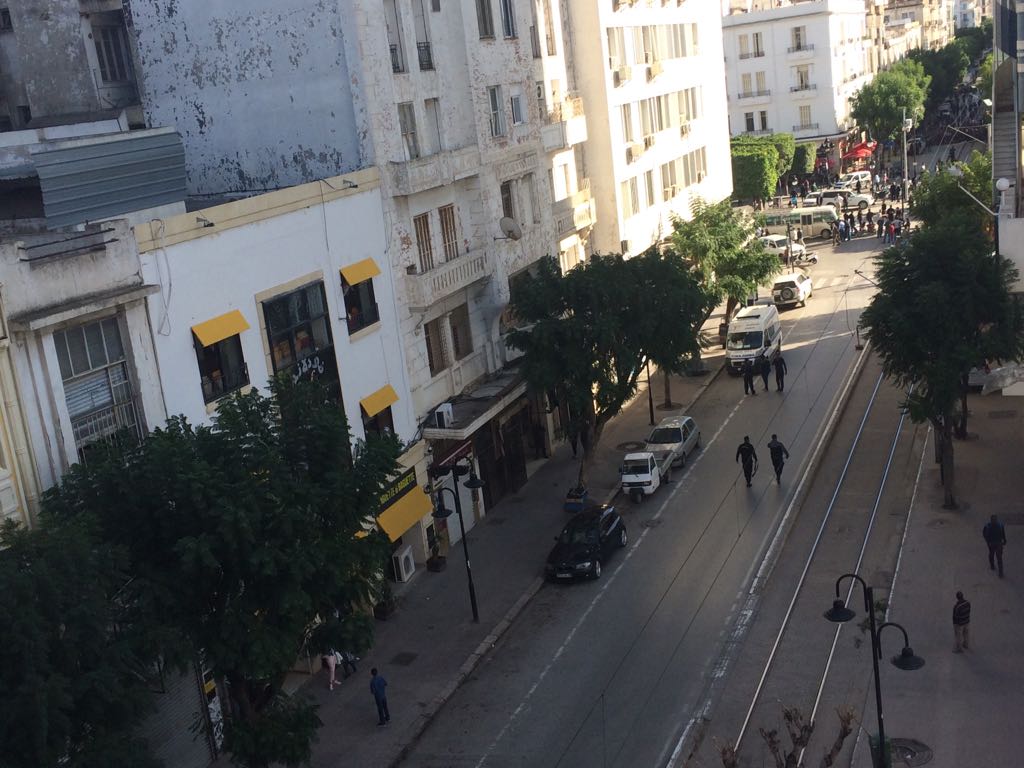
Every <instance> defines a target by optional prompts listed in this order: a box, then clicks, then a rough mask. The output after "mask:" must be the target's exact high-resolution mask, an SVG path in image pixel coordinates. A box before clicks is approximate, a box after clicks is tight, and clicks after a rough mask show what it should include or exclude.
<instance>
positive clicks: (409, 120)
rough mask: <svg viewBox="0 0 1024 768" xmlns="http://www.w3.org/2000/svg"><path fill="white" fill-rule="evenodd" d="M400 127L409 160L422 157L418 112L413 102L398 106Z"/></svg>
mask: <svg viewBox="0 0 1024 768" xmlns="http://www.w3.org/2000/svg"><path fill="white" fill-rule="evenodd" d="M398 125H399V128H400V130H401V131H402V141H403V142H404V143H405V154H406V156H407V157H408V159H409V160H415V159H416V158H417V157H419V156H420V145H419V141H418V140H417V139H416V112H415V110H414V109H413V106H412V102H411V101H406V102H403V103H402V104H399V105H398Z"/></svg>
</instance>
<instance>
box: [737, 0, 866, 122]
mask: <svg viewBox="0 0 1024 768" xmlns="http://www.w3.org/2000/svg"><path fill="white" fill-rule="evenodd" d="M722 27H723V38H724V41H725V60H726V71H727V90H728V95H729V128H730V131H731V133H732V134H733V135H739V134H755V135H756V134H768V133H773V132H776V131H780V132H786V133H793V134H794V136H795V137H796V140H797V141H820V140H823V139H827V138H835V137H838V136H842V135H844V134H845V133H846V132H847V131H848V130H849V129H850V128H851V127H852V121H851V118H850V100H851V98H852V97H853V95H854V94H856V93H857V91H858V90H860V88H861V87H863V86H864V85H865V84H866V83H868V82H870V80H871V78H872V77H873V70H874V64H873V61H872V55H871V50H872V43H871V39H870V37H869V36H868V31H867V14H866V13H865V7H864V4H863V2H861V1H860V0H819V1H818V2H806V3H794V4H785V5H782V6H778V7H774V8H768V9H764V10H752V11H750V12H733V13H730V14H729V15H728V16H726V17H725V18H724V19H723V20H722Z"/></svg>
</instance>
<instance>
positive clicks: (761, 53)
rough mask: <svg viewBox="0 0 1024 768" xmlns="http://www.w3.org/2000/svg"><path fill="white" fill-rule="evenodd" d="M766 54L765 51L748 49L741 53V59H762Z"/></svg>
mask: <svg viewBox="0 0 1024 768" xmlns="http://www.w3.org/2000/svg"><path fill="white" fill-rule="evenodd" d="M762 56H764V51H748V52H747V53H741V54H740V58H741V59H760V58H761V57H762Z"/></svg>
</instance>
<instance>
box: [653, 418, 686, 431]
mask: <svg viewBox="0 0 1024 768" xmlns="http://www.w3.org/2000/svg"><path fill="white" fill-rule="evenodd" d="M688 418H690V417H689V416H669V417H668V418H665V419H662V420H661V421H659V422H658V427H681V426H683V422H684V421H686V420H687V419H688ZM658 427H655V429H657V428H658Z"/></svg>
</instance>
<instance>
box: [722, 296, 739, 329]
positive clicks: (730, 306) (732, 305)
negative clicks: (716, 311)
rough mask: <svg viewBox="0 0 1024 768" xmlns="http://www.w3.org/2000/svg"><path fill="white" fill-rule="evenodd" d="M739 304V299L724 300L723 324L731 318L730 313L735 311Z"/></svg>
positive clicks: (732, 297)
mask: <svg viewBox="0 0 1024 768" xmlns="http://www.w3.org/2000/svg"><path fill="white" fill-rule="evenodd" d="M739 303H740V302H739V299H737V298H736V297H735V296H730V297H729V298H727V299H726V300H725V322H727V323H728V322H729V320H730V318H732V312H733V310H734V309H736V305H737V304H739Z"/></svg>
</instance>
